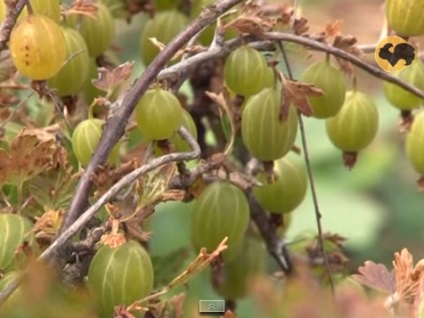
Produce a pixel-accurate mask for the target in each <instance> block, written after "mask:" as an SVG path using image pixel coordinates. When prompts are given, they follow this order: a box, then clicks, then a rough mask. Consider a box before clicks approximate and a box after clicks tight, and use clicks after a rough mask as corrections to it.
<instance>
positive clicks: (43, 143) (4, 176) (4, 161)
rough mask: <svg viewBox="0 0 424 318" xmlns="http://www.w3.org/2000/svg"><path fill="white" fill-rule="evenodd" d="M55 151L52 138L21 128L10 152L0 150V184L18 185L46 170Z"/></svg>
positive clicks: (50, 164)
mask: <svg viewBox="0 0 424 318" xmlns="http://www.w3.org/2000/svg"><path fill="white" fill-rule="evenodd" d="M44 137H45V136H44ZM40 138H41V139H40ZM55 152H56V143H55V139H54V138H51V139H44V138H42V137H40V136H38V135H36V134H32V133H31V131H29V132H28V133H27V130H26V129H24V130H22V131H21V132H20V133H19V134H18V135H17V136H16V137H15V138H14V139H13V141H12V144H11V146H10V152H6V151H5V150H3V149H1V150H0V184H5V183H7V184H18V185H19V184H22V183H23V182H25V181H26V180H29V179H31V178H32V177H34V176H36V175H38V174H39V173H41V172H43V171H46V170H47V169H48V168H50V167H51V166H52V163H53V156H54V154H55Z"/></svg>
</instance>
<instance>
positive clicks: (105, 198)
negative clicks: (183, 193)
mask: <svg viewBox="0 0 424 318" xmlns="http://www.w3.org/2000/svg"><path fill="white" fill-rule="evenodd" d="M179 134H180V135H181V137H183V138H184V139H185V140H186V141H187V142H188V143H189V145H190V147H191V149H192V150H191V151H190V152H178V153H171V154H168V155H165V156H162V157H160V158H156V159H153V160H152V161H150V162H149V163H148V164H145V165H143V166H141V167H139V168H137V169H135V170H134V171H132V172H130V173H129V174H127V175H126V176H125V177H123V178H122V179H121V180H119V181H118V182H117V183H115V184H114V185H113V186H112V187H111V188H110V189H109V190H108V191H107V192H106V193H105V194H103V195H102V197H101V198H100V199H99V200H97V202H96V203H94V204H93V205H92V206H91V207H90V208H89V209H87V210H86V211H85V212H84V213H83V214H82V215H81V216H80V217H79V218H78V219H77V220H76V221H75V222H73V223H72V224H71V225H70V226H69V227H68V228H66V230H65V231H63V232H62V233H61V234H60V235H59V237H58V238H57V239H56V240H55V241H54V242H53V243H52V244H51V245H50V246H49V247H48V248H47V249H46V250H45V251H44V252H43V253H42V254H41V255H40V257H39V258H38V260H39V261H49V260H51V258H52V257H53V256H54V255H55V254H56V253H57V252H58V250H59V249H60V248H61V247H63V246H64V245H65V244H66V243H67V242H68V241H69V240H70V239H71V238H72V237H73V236H74V235H75V234H76V233H77V232H78V231H79V230H80V229H81V228H82V227H84V225H85V224H87V222H88V221H89V220H90V219H91V218H92V217H93V216H94V215H95V213H96V212H97V211H98V210H100V208H101V207H102V206H103V205H105V204H106V203H108V202H110V201H111V200H112V199H113V198H114V197H115V196H116V195H117V194H118V193H119V192H120V191H121V190H122V189H124V188H125V187H126V186H128V185H129V184H131V183H133V182H134V181H135V180H136V179H138V178H139V177H140V176H142V175H144V174H146V173H147V172H149V171H152V170H154V169H156V168H158V167H160V166H162V165H164V164H167V163H170V162H179V161H187V160H194V159H197V158H199V156H200V147H199V145H198V144H197V141H196V140H195V139H194V138H193V136H191V135H190V133H189V132H188V131H187V130H186V129H185V128H184V127H181V128H180V129H179ZM21 280H22V277H21V276H19V277H18V278H17V279H15V280H13V281H12V282H11V283H10V285H8V287H7V288H5V289H4V290H3V291H2V292H0V305H1V304H2V303H3V302H5V301H6V299H7V298H8V297H9V296H10V295H11V294H12V293H13V292H14V291H15V290H16V288H17V287H19V285H20V283H21Z"/></svg>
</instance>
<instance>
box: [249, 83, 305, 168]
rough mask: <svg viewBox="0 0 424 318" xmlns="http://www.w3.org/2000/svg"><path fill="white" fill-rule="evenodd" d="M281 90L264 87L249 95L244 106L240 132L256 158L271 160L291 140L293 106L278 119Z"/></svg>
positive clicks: (294, 132) (286, 148)
mask: <svg viewBox="0 0 424 318" xmlns="http://www.w3.org/2000/svg"><path fill="white" fill-rule="evenodd" d="M280 106H281V93H280V91H279V90H277V89H274V88H265V89H263V90H262V91H261V92H260V93H258V94H256V95H253V96H251V97H250V98H249V99H248V100H247V102H246V104H245V105H244V108H243V113H242V119H241V134H242V139H243V143H244V145H245V146H246V148H247V149H248V150H249V152H250V153H251V154H252V155H253V156H254V157H256V158H257V159H259V160H262V161H274V160H277V159H279V158H282V157H283V156H284V155H285V154H286V153H288V152H289V150H290V149H291V148H292V146H293V144H294V140H295V139H296V135H297V128H298V122H297V121H298V117H297V112H296V109H295V107H293V106H291V107H290V108H289V114H288V118H287V119H286V120H284V121H281V120H280V119H279V116H280Z"/></svg>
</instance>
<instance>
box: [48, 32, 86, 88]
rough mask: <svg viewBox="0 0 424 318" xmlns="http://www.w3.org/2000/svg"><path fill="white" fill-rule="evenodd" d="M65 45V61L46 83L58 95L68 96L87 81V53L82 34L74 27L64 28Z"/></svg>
mask: <svg viewBox="0 0 424 318" xmlns="http://www.w3.org/2000/svg"><path fill="white" fill-rule="evenodd" d="M63 30H64V34H65V39H66V47H67V59H68V60H67V62H66V64H65V65H64V66H63V67H62V68H61V70H60V71H59V72H58V73H57V74H56V75H55V76H53V77H52V78H50V79H49V80H48V81H47V83H48V85H49V87H50V88H53V89H55V90H56V91H57V94H58V95H59V96H70V95H75V94H77V93H79V92H80V90H81V88H82V87H83V85H84V83H85V82H86V81H87V78H88V72H89V63H90V61H89V59H90V57H89V55H88V49H87V45H86V44H85V41H84V39H83V38H82V36H81V35H80V34H79V33H78V32H77V31H76V30H74V29H71V28H64V29H63Z"/></svg>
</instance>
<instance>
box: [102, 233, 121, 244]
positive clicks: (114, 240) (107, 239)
mask: <svg viewBox="0 0 424 318" xmlns="http://www.w3.org/2000/svg"><path fill="white" fill-rule="evenodd" d="M126 241H127V240H126V238H125V235H124V234H122V233H117V234H104V235H102V237H101V238H100V242H101V243H102V244H103V245H107V246H109V247H110V248H117V247H119V246H121V245H122V244H124V243H125V242H126Z"/></svg>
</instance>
